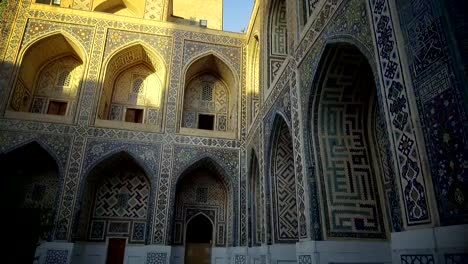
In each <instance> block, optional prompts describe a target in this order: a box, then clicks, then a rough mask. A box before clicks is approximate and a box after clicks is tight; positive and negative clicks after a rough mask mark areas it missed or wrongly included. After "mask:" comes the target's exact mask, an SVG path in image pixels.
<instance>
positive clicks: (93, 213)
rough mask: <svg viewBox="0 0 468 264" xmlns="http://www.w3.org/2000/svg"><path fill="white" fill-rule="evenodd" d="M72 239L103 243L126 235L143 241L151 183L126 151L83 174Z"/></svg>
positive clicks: (135, 241) (133, 241) (144, 238)
mask: <svg viewBox="0 0 468 264" xmlns="http://www.w3.org/2000/svg"><path fill="white" fill-rule="evenodd" d="M85 181H86V182H85V183H84V190H83V195H82V199H81V201H80V202H81V210H80V215H79V222H78V225H77V233H76V238H77V239H78V240H80V241H94V242H105V241H106V238H107V237H113V236H118V237H128V241H129V243H133V244H143V243H145V242H146V241H147V238H148V237H147V232H148V230H149V228H150V225H149V212H150V208H149V206H150V204H149V201H150V195H151V182H150V180H149V179H148V174H147V172H146V171H145V170H144V169H143V168H142V167H141V166H140V164H139V163H138V162H137V161H136V160H135V159H134V158H133V157H132V156H131V155H130V154H128V153H126V152H119V153H117V154H114V155H113V156H111V157H109V158H107V159H106V160H104V161H102V162H101V163H99V164H98V165H96V166H95V167H94V168H93V169H92V170H91V171H90V172H89V173H88V175H87V176H86V179H85Z"/></svg>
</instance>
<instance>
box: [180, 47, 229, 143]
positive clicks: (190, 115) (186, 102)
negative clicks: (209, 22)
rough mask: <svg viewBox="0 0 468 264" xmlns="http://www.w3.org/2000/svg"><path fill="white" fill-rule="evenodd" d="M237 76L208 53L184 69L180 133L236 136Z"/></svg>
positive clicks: (216, 57) (221, 61) (222, 62)
mask: <svg viewBox="0 0 468 264" xmlns="http://www.w3.org/2000/svg"><path fill="white" fill-rule="evenodd" d="M237 116H238V115H237V80H236V77H235V75H234V73H233V71H232V70H231V68H230V67H229V66H228V65H227V64H226V63H224V61H223V60H221V59H220V58H219V57H218V56H216V55H214V54H208V55H206V56H203V57H201V58H199V59H197V60H195V61H193V62H192V63H191V64H189V66H188V67H187V69H186V71H185V89H184V97H183V109H182V115H181V128H180V132H181V133H184V134H185V133H186V134H198V135H206V136H215V137H228V138H235V136H236V131H237V122H238V121H237Z"/></svg>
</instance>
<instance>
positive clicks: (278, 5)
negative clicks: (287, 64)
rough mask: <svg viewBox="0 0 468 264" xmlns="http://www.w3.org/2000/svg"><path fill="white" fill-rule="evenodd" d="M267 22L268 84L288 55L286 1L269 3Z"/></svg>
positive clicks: (279, 0) (277, 0)
mask: <svg viewBox="0 0 468 264" xmlns="http://www.w3.org/2000/svg"><path fill="white" fill-rule="evenodd" d="M270 5H271V7H270V9H269V10H270V11H269V16H268V17H269V21H268V32H269V34H268V47H269V48H268V50H269V55H268V66H267V69H268V73H267V74H268V84H270V83H272V81H273V80H274V79H275V77H276V76H277V74H278V70H279V69H280V68H281V65H282V64H283V61H284V59H285V58H286V55H287V54H288V41H287V39H288V37H287V35H288V33H287V26H288V25H287V21H286V1H284V0H275V1H270Z"/></svg>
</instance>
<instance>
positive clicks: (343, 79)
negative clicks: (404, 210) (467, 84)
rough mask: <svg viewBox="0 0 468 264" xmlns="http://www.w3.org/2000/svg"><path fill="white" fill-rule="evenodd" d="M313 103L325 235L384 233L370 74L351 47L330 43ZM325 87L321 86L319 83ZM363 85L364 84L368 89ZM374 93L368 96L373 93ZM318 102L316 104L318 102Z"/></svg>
mask: <svg viewBox="0 0 468 264" xmlns="http://www.w3.org/2000/svg"><path fill="white" fill-rule="evenodd" d="M332 49H333V51H334V52H333V53H331V54H330V55H329V56H330V58H333V59H332V60H329V61H327V62H326V65H329V68H328V69H325V71H326V72H324V74H326V75H325V76H324V79H323V83H320V84H318V85H319V86H318V87H317V88H318V92H319V93H320V94H319V95H318V97H317V102H316V105H315V109H317V112H316V121H315V125H314V127H316V132H315V133H316V136H317V137H318V140H317V143H318V144H317V145H316V148H317V151H316V152H317V155H318V156H319V158H318V159H317V160H318V161H319V168H320V170H319V174H320V175H321V177H320V178H321V182H322V183H321V184H322V192H324V196H325V197H326V203H325V206H326V207H325V208H326V209H325V210H324V214H325V215H326V219H327V222H326V225H327V233H328V236H331V237H342V236H345V237H352V236H356V237H372V238H382V237H384V236H385V230H384V227H383V220H382V213H381V209H380V206H379V205H380V203H379V199H378V197H379V194H378V188H377V185H376V183H377V178H376V177H378V176H377V175H378V174H376V170H375V168H373V166H372V164H373V159H372V157H371V155H372V154H371V153H372V152H371V149H370V147H369V146H370V145H369V144H370V143H371V141H370V139H369V138H368V136H367V134H368V132H367V131H368V129H369V126H368V125H367V119H368V116H369V114H370V113H369V109H370V108H369V103H370V98H369V97H370V96H369V95H370V94H372V93H373V92H374V91H372V90H369V88H372V82H373V79H372V77H371V76H372V75H371V71H370V68H369V67H368V66H367V63H366V62H365V58H364V57H363V55H362V54H361V53H360V52H359V51H358V50H356V49H355V48H353V47H350V46H345V45H343V46H339V47H333V48H332ZM322 86H323V87H322ZM366 88H367V89H366ZM371 98H372V97H371ZM317 104H318V105H317Z"/></svg>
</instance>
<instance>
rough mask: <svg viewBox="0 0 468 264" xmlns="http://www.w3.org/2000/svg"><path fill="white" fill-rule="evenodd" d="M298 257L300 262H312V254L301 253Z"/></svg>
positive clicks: (306, 263)
mask: <svg viewBox="0 0 468 264" xmlns="http://www.w3.org/2000/svg"><path fill="white" fill-rule="evenodd" d="M298 259H299V261H298V264H312V256H311V255H299V257H298Z"/></svg>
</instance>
